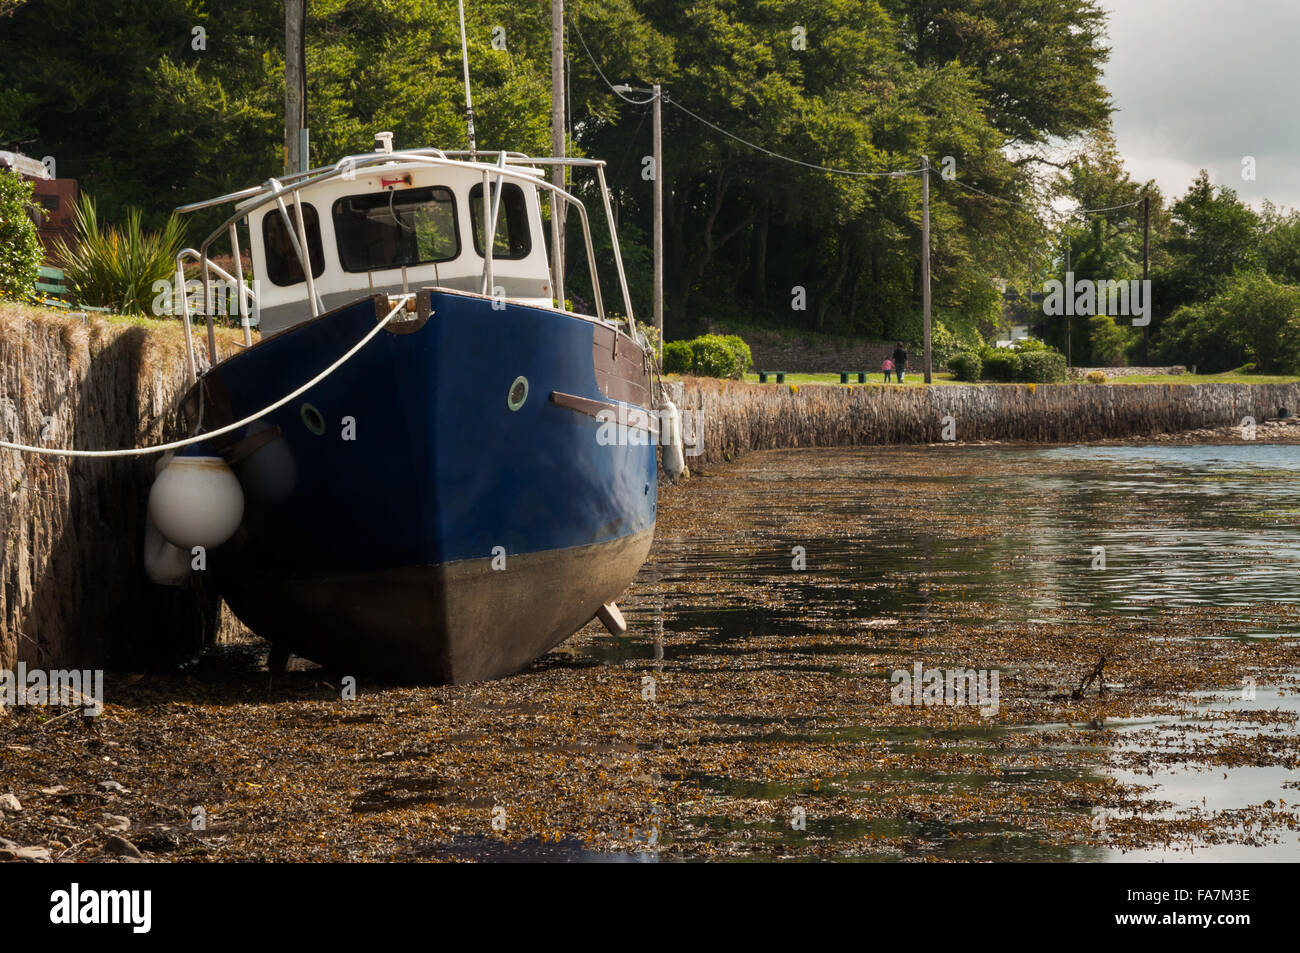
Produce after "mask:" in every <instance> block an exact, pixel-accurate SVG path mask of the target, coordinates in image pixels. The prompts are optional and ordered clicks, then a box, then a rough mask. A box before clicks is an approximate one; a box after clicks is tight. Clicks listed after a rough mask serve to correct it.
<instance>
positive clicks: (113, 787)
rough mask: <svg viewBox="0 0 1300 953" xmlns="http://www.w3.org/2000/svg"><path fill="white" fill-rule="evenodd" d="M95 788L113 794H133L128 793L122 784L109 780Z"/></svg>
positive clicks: (101, 782)
mask: <svg viewBox="0 0 1300 953" xmlns="http://www.w3.org/2000/svg"><path fill="white" fill-rule="evenodd" d="M95 787H97V788H99V789H100V790H101V791H109V792H111V793H113V794H130V793H131V792H130V791H128V790H127V789H126V788H124V787H122V785H120V784H118V783H117V782H116V781H112V780H109V781H100V782H99V783H98V784H96V785H95Z"/></svg>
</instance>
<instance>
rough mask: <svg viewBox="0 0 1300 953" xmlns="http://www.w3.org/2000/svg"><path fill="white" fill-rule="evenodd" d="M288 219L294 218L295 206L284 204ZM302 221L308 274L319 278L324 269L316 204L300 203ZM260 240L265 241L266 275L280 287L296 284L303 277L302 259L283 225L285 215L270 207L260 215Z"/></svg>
mask: <svg viewBox="0 0 1300 953" xmlns="http://www.w3.org/2000/svg"><path fill="white" fill-rule="evenodd" d="M287 211H288V213H289V221H290V222H297V218H296V217H295V216H296V215H297V209H295V208H294V206H292V205H290V206H288V207H287ZM302 223H303V227H304V228H305V229H306V230H307V247H308V249H309V250H310V251H311V276H312V277H313V278H319V277H320V276H321V273H322V272H323V271H324V270H325V251H324V248H323V246H322V245H321V240H320V221H319V219H317V217H316V208H315V206H313V205H310V204H308V203H306V202H304V203H303V206H302ZM262 241H263V242H264V244H265V245H266V277H268V278H270V279H271V281H272V282H273V283H275V284H277V285H280V286H281V287H285V286H287V285H296V284H298V283H299V282H301V281H302V280H303V277H302V263H301V262H300V261H299V260H298V252H297V251H296V250H295V249H294V244H293V242H294V240H293V238H291V237H290V235H289V230H288V229H287V228H285V226H284V216H283V215H281V214H280V213H279V212H277V211H272V212H271V213H270V214H268V215H266V216H265V217H264V218H263V219H262Z"/></svg>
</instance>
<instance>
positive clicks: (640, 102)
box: [570, 21, 1142, 217]
mask: <svg viewBox="0 0 1300 953" xmlns="http://www.w3.org/2000/svg"><path fill="white" fill-rule="evenodd" d="M570 22H571V23H572V26H573V31H574V32H575V33H577V34H578V40H579V42H581V43H582V49H583V50H584V51H585V52H586V54H587V59H588V60H589V61H590V62H591V65H592V67H593V68H594V69H595V70H596V74H597V75H598V76H599V77H600V78H601V80H602V81H603V82H604V84H605V85H606V86H608V87H609V88H610V90H611V91H612V92H613V93H614V94H615V95H616V96H618V97H619V98H620V99H622V100H623V101H624V102H626V103H629V104H631V105H633V106H645V105H647V104H648V103H651V102H653V101H654V97H653V96H652V97H650V98H649V99H632V98H631V97H629V96H626V95H624V94H623V91H622V90H620V89H619V88H618V87H617V86H615V85H614V84H613V83H611V82H610V81H609V78H608V77H607V76H606V75H605V73H604V71H603V70H601V68H600V64H598V63H597V62H596V58H595V57H594V56H593V55H592V53H591V48H590V47H589V46H587V40H586V38H585V37H584V36H583V35H582V30H581V29H580V28H579V26H578V24H577V21H570ZM664 99H665V100H666V101H667V102H668V104H669V105H670V106H674V107H676V108H677V109H679V110H681V111H682V112H683V113H685V114H686V115H687V116H690V117H691V118H692V119H694V120H695V121H696V122H699V123H702V124H703V125H705V126H708V127H709V128H710V129H712V130H714V131H715V132H719V133H721V134H722V135H724V136H726V137H728V138H729V139H734V140H735V141H736V142H739V143H741V144H742V145H745V146H748V147H749V148H751V149H754V150H756V151H758V152H761V153H763V154H764V155H769V156H771V157H772V158H774V159H780V160H782V161H783V162H790V163H792V164H794V165H798V166H802V167H803V168H805V169H813V170H815V171H817V172H827V173H831V174H834V175H851V176H858V177H863V178H891V179H897V178H903V177H905V176H909V175H919V174H920V173H921V171H922V170H921V169H919V168H918V169H897V170H894V171H890V172H866V171H862V170H859V169H837V168H833V167H831V166H824V165H818V164H817V163H814V162H805V161H804V160H803V159H796V158H794V157H793V156H787V155H782V154H781V153H779V152H776V151H774V150H772V149H768V148H766V147H765V146H760V145H759V144H758V143H756V142H751V141H750V140H748V139H745V138H744V137H742V136H738V135H736V134H735V133H734V132H731V131H729V130H727V129H724V128H722V127H721V126H719V125H718V124H717V123H714V122H710V121H709V120H707V119H705V118H704V117H703V116H701V115H700V114H699V113H696V112H693V111H692V110H690V109H687V108H686V107H685V106H683V105H682V104H681V103H679V102H678V101H677V100H675V99H673V98H672V97H670V96H664ZM644 118H645V117H644V116H642V120H643V121H644ZM639 128H640V126H639V125H638V129H639ZM939 177H940V178H941V179H943V181H944V182H951V183H952V184H954V185H956V186H958V187H959V188H963V189H966V190H967V191H969V192H974V193H976V194H978V195H982V196H983V197H985V198H987V199H992V200H993V201H994V202H1001V203H1003V204H1004V205H1014V206H1016V207H1018V208H1023V209H1028V210H1030V211H1034V212H1037V211H1041V210H1042V209H1043V208H1044V206H1043V205H1041V204H1031V203H1028V202H1020V201H1017V200H1015V199H1008V198H1003V197H1002V196H1000V195H994V194H993V193H992V192H986V191H984V190H983V189H979V188H976V187H975V186H973V185H967V184H966V183H965V182H959V181H957V179H955V178H954V179H947V178H944V177H943V176H942V175H940V176H939ZM1140 204H1142V200H1141V199H1135V200H1134V201H1132V202H1125V203H1124V204H1122V205H1111V206H1107V207H1105V208H1081V209H1072V210H1071V211H1069V212H1056V211H1055V210H1054V209H1051V208H1050V206H1047V208H1048V209H1049V210H1050V211H1052V212H1053V213H1054V214H1057V215H1061V216H1063V217H1070V216H1074V215H1096V214H1100V213H1102V212H1116V211H1119V210H1120V209H1126V208H1132V207H1134V206H1135V205H1140Z"/></svg>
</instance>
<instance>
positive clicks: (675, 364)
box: [664, 341, 695, 374]
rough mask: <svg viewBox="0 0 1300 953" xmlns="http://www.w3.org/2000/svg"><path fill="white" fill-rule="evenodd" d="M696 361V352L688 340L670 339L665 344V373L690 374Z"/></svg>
mask: <svg viewBox="0 0 1300 953" xmlns="http://www.w3.org/2000/svg"><path fill="white" fill-rule="evenodd" d="M694 363H695V352H694V351H692V350H691V346H690V344H688V343H687V342H686V341H669V342H668V343H667V344H665V345H664V373H665V374H689V373H690V372H691V367H692V365H694Z"/></svg>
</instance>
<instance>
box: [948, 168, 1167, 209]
mask: <svg viewBox="0 0 1300 953" xmlns="http://www.w3.org/2000/svg"><path fill="white" fill-rule="evenodd" d="M939 178H940V179H943V181H944V182H951V183H952V184H953V185H955V186H957V187H958V188H962V189H966V190H967V191H969V192H975V193H978V194H979V195H982V196H984V197H985V198H988V199H992V200H993V201H995V202H1001V203H1003V204H1004V205H1014V206H1016V207H1018V208H1024V209H1029V210H1031V211H1038V210H1040V209H1042V208H1043V207H1044V206H1042V205H1033V204H1030V203H1028V202H1018V201H1016V200H1014V199H1007V198H1003V197H1002V196H1000V195H994V194H993V193H992V192H985V191H984V190H983V189H977V188H976V187H975V186H973V185H967V184H966V183H965V182H959V181H958V180H957V179H947V178H944V177H943V176H942V175H940V176H939ZM1141 204H1142V200H1141V199H1135V200H1133V201H1132V202H1125V203H1124V204H1123V205H1109V206H1106V207H1105V208H1076V209H1071V210H1070V211H1068V212H1056V214H1058V215H1062V216H1067V217H1068V216H1071V215H1096V214H1099V213H1101V212H1115V211H1118V210H1120V209H1124V208H1132V207H1133V206H1135V205H1141ZM1048 208H1050V206H1048ZM1052 211H1054V212H1055V210H1054V209H1052Z"/></svg>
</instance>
